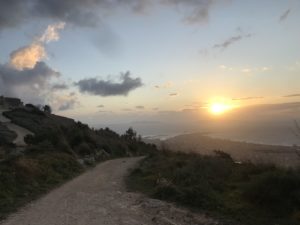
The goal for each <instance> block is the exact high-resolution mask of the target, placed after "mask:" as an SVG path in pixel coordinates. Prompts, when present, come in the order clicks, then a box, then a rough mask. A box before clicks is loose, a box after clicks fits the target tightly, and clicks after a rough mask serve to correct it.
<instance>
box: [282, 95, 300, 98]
mask: <svg viewBox="0 0 300 225" xmlns="http://www.w3.org/2000/svg"><path fill="white" fill-rule="evenodd" d="M282 97H284V98H292V97H300V94H291V95H285V96H282Z"/></svg>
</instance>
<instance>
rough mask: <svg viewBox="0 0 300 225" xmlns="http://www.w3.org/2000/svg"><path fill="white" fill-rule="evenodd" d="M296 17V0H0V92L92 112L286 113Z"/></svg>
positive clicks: (296, 44)
mask: <svg viewBox="0 0 300 225" xmlns="http://www.w3.org/2000/svg"><path fill="white" fill-rule="evenodd" d="M299 21H300V1H299V0H286V1H283V0H252V1H246V0H140V1H139V0H123V1H122V0H86V1H83V0H65V1H62V0H51V1H50V0H43V1H41V0H13V1H6V0H0V94H4V95H7V96H16V97H20V98H22V99H23V100H24V101H25V102H33V103H42V104H45V103H47V104H50V105H51V106H52V107H53V109H54V112H55V113H57V114H60V115H65V116H69V117H74V118H77V119H81V120H83V121H87V122H89V123H90V124H100V123H118V122H125V121H133V120H150V119H151V120H156V119H157V118H161V119H162V120H168V119H169V118H171V117H172V115H174V114H175V115H180V116H178V117H175V118H177V119H178V118H181V116H183V117H184V116H186V117H189V113H192V114H193V118H197V117H199V119H205V118H211V117H214V116H212V115H211V113H208V111H209V108H210V105H212V104H214V103H221V104H223V105H228V106H230V108H231V110H230V111H231V112H230V113H228V114H231V115H234V117H237V116H238V115H241V114H239V113H237V112H241V113H243V115H248V116H252V117H253V118H255V117H256V116H257V115H259V113H265V112H266V113H265V116H266V117H268V116H269V115H272V117H274V118H277V117H278V118H281V117H287V118H293V117H295V115H300V114H299V113H300V29H299V26H300V24H299V23H300V22H299ZM287 103H288V104H287ZM245 112H246V114H245ZM224 116H225V113H224ZM260 116H261V115H260ZM175 120H176V119H175Z"/></svg>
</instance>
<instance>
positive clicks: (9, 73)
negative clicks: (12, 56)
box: [0, 62, 60, 102]
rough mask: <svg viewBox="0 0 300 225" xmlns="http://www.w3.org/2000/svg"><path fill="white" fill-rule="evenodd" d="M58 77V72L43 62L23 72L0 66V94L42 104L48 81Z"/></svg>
mask: <svg viewBox="0 0 300 225" xmlns="http://www.w3.org/2000/svg"><path fill="white" fill-rule="evenodd" d="M59 76H60V73H59V72H57V71H54V70H53V69H51V68H50V67H48V66H47V65H46V64H45V63H44V62H37V63H36V64H35V66H34V67H33V68H31V69H29V68H24V69H23V70H18V69H15V68H12V67H10V66H8V65H7V64H5V65H2V64H0V93H1V94H2V95H6V96H14V97H20V98H22V99H23V100H24V101H30V102H43V99H44V97H45V95H47V93H46V92H47V90H48V89H49V85H50V84H49V83H50V80H51V79H53V78H58V77H59Z"/></svg>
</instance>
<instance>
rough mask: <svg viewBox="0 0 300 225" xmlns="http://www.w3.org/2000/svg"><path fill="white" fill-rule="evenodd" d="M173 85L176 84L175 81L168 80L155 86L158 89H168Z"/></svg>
mask: <svg viewBox="0 0 300 225" xmlns="http://www.w3.org/2000/svg"><path fill="white" fill-rule="evenodd" d="M172 86H174V84H173V82H171V81H168V82H166V83H164V84H161V85H155V86H154V87H155V88H156V89H167V88H170V87H172Z"/></svg>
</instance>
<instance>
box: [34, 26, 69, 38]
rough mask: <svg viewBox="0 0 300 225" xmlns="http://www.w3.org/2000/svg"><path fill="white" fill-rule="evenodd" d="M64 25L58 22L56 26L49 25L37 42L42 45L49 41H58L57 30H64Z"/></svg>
mask: <svg viewBox="0 0 300 225" xmlns="http://www.w3.org/2000/svg"><path fill="white" fill-rule="evenodd" d="M65 25H66V23H65V22H59V23H56V24H51V25H49V26H48V27H47V29H46V31H45V32H44V34H43V35H42V36H41V37H40V38H39V40H38V41H39V42H42V43H49V42H51V41H58V40H59V38H60V36H59V30H62V29H64V28H65Z"/></svg>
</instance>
